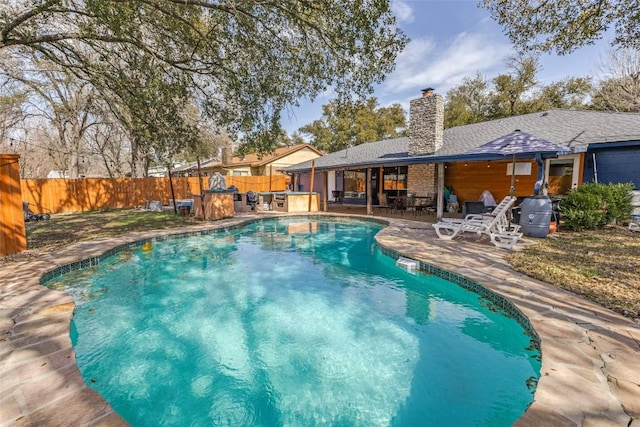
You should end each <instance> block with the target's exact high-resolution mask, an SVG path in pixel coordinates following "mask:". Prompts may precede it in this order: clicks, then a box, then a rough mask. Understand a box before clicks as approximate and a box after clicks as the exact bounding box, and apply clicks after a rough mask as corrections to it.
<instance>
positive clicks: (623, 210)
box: [560, 183, 634, 230]
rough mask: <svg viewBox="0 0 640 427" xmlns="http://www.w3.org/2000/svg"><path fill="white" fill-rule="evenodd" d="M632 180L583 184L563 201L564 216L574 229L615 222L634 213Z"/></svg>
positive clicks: (568, 224)
mask: <svg viewBox="0 0 640 427" xmlns="http://www.w3.org/2000/svg"><path fill="white" fill-rule="evenodd" d="M633 188H634V186H633V184H632V183H626V184H596V183H588V184H583V185H582V186H581V187H580V188H578V189H576V190H572V191H571V192H570V193H569V195H568V196H567V198H566V199H564V200H563V201H562V202H561V205H560V206H561V209H562V217H563V220H564V222H565V225H567V226H568V227H569V228H572V229H574V230H583V229H593V228H598V227H603V226H605V225H607V224H612V223H613V224H615V223H617V222H619V221H622V220H624V219H626V218H628V217H629V216H630V215H631V212H632V210H633V206H632V205H631V190H633Z"/></svg>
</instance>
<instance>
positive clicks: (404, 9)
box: [391, 0, 413, 22]
mask: <svg viewBox="0 0 640 427" xmlns="http://www.w3.org/2000/svg"><path fill="white" fill-rule="evenodd" d="M391 11H392V12H393V14H394V15H395V16H396V18H398V21H399V22H413V9H412V8H411V6H409V5H408V4H407V3H405V2H403V1H402V0H392V1H391Z"/></svg>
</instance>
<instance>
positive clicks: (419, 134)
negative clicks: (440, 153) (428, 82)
mask: <svg viewBox="0 0 640 427" xmlns="http://www.w3.org/2000/svg"><path fill="white" fill-rule="evenodd" d="M409 116H410V117H409V155H410V156H424V155H428V154H433V153H434V152H435V151H437V150H438V149H440V148H441V147H442V140H443V136H444V100H443V98H442V96H440V95H438V94H437V93H434V92H433V88H430V87H428V88H426V89H423V90H422V97H420V98H418V99H412V100H411V102H410V103H409Z"/></svg>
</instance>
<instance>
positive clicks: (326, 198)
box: [322, 171, 329, 212]
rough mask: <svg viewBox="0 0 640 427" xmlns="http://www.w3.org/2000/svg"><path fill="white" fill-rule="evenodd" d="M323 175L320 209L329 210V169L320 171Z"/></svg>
mask: <svg viewBox="0 0 640 427" xmlns="http://www.w3.org/2000/svg"><path fill="white" fill-rule="evenodd" d="M322 177H323V181H324V183H323V189H322V206H323V208H322V210H323V211H324V212H327V211H328V210H329V205H328V203H329V196H328V194H329V171H324V172H322Z"/></svg>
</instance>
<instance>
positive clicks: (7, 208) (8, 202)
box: [0, 154, 27, 256]
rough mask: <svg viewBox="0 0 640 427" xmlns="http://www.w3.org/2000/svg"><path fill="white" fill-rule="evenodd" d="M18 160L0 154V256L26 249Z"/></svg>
mask: <svg viewBox="0 0 640 427" xmlns="http://www.w3.org/2000/svg"><path fill="white" fill-rule="evenodd" d="M19 158H20V156H18V155H17V154H0V256H4V255H8V254H15V253H18V252H21V251H24V250H25V249H27V237H26V234H25V227H24V214H23V210H22V197H21V194H20V165H19V164H18V161H19Z"/></svg>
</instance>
